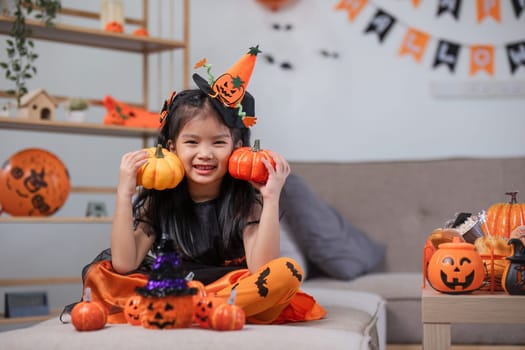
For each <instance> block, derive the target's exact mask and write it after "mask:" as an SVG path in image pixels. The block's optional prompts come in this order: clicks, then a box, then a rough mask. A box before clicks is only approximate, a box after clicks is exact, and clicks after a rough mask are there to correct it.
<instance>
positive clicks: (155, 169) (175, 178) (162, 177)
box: [137, 144, 184, 191]
mask: <svg viewBox="0 0 525 350" xmlns="http://www.w3.org/2000/svg"><path fill="white" fill-rule="evenodd" d="M146 151H148V153H149V154H150V159H149V160H148V162H147V163H146V164H144V165H143V166H142V167H141V168H140V169H139V171H138V173H137V185H139V186H144V188H147V189H155V190H159V191H161V190H165V189H168V188H174V187H176V186H177V185H178V184H179V182H181V181H182V179H183V177H184V165H183V164H182V161H181V160H180V159H179V157H177V156H176V155H175V154H174V153H172V152H170V151H168V150H167V149H166V148H163V147H162V145H160V144H159V145H157V147H152V148H147V149H146Z"/></svg>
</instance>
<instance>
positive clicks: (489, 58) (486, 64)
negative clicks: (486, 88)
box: [470, 45, 494, 75]
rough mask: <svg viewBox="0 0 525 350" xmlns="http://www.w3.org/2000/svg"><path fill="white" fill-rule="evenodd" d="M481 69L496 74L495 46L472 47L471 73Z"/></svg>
mask: <svg viewBox="0 0 525 350" xmlns="http://www.w3.org/2000/svg"><path fill="white" fill-rule="evenodd" d="M480 70H484V71H486V72H487V73H488V74H489V75H494V46H492V45H476V46H472V47H471V48H470V75H474V74H476V73H477V72H478V71H480Z"/></svg>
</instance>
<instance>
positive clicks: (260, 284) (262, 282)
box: [255, 267, 270, 298]
mask: <svg viewBox="0 0 525 350" xmlns="http://www.w3.org/2000/svg"><path fill="white" fill-rule="evenodd" d="M269 274H270V268H269V267H267V268H266V269H264V271H263V272H261V273H260V274H259V277H258V278H257V281H255V285H256V286H257V290H258V293H259V295H260V296H262V297H263V298H265V297H266V296H267V295H268V288H266V284H267V283H268V281H267V280H266V277H268V275H269Z"/></svg>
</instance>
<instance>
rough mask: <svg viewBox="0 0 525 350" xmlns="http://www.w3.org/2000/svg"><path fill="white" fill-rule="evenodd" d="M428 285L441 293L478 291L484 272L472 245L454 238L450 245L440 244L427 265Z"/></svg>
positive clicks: (479, 258)
mask: <svg viewBox="0 0 525 350" xmlns="http://www.w3.org/2000/svg"><path fill="white" fill-rule="evenodd" d="M427 274H428V275H427V277H428V281H429V283H430V285H431V286H432V288H434V289H435V290H437V291H439V292H442V293H465V292H472V291H474V290H476V289H479V288H480V287H481V285H482V284H483V280H484V277H485V270H484V268H483V261H482V260H481V257H480V255H479V253H478V252H477V251H476V250H475V248H474V245H473V244H470V243H465V242H460V241H459V240H458V239H457V238H454V241H453V242H452V243H442V244H440V245H439V248H438V249H437V250H436V251H435V252H434V254H433V255H432V257H431V258H430V262H429V264H428V270H427Z"/></svg>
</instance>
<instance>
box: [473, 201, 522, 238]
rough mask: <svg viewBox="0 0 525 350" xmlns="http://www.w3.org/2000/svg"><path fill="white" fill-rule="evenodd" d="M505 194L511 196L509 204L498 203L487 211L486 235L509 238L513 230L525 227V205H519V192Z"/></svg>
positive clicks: (484, 230) (484, 229)
mask: <svg viewBox="0 0 525 350" xmlns="http://www.w3.org/2000/svg"><path fill="white" fill-rule="evenodd" d="M505 194H506V195H509V196H510V200H509V202H508V203H496V204H493V205H491V206H490V207H489V209H487V221H486V224H487V227H485V225H483V232H484V233H485V235H491V236H501V237H504V238H509V236H510V233H511V232H512V230H514V229H515V228H516V227H518V226H521V225H525V203H518V199H517V196H518V192H517V191H514V192H506V193H505ZM487 231H489V232H487Z"/></svg>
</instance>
